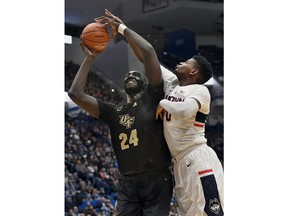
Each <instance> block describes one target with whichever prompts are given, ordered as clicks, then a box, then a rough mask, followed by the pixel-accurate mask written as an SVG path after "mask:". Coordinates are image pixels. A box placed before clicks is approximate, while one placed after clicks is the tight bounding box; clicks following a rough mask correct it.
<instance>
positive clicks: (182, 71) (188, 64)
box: [174, 58, 196, 76]
mask: <svg viewBox="0 0 288 216" xmlns="http://www.w3.org/2000/svg"><path fill="white" fill-rule="evenodd" d="M195 63H196V61H195V60H194V59H193V58H191V59H188V60H187V61H185V62H179V64H177V65H176V67H175V70H174V73H175V74H176V75H177V76H178V75H179V76H185V75H188V74H189V73H190V72H191V71H192V70H194V69H196V68H195Z"/></svg>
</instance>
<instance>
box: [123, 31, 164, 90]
mask: <svg viewBox="0 0 288 216" xmlns="http://www.w3.org/2000/svg"><path fill="white" fill-rule="evenodd" d="M124 36H125V37H126V39H127V41H128V43H129V45H130V47H131V49H132V50H133V52H134V54H135V55H136V57H137V58H138V59H139V60H140V61H141V62H142V63H143V64H144V68H145V72H146V75H147V78H148V80H149V82H150V84H152V85H155V86H157V85H159V84H160V83H161V82H162V76H161V69H160V63H159V61H158V57H157V54H156V52H155V50H154V48H153V46H152V44H150V43H149V42H148V41H147V40H145V39H144V38H143V37H142V36H140V35H139V34H137V33H136V32H134V31H133V30H131V29H129V28H126V29H125V31H124Z"/></svg>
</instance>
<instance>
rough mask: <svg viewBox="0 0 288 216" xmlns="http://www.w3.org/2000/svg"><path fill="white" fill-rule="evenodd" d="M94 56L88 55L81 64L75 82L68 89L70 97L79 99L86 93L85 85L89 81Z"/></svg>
mask: <svg viewBox="0 0 288 216" xmlns="http://www.w3.org/2000/svg"><path fill="white" fill-rule="evenodd" d="M93 60H94V59H93V58H91V57H87V56H86V58H85V60H84V61H83V63H82V65H81V66H80V68H79V70H78V72H77V74H76V76H75V78H74V80H73V83H72V85H71V87H70V89H69V91H68V95H69V97H70V98H71V99H72V100H73V99H77V98H78V99H79V98H80V97H81V95H83V94H84V87H85V84H86V81H87V76H88V74H89V71H90V69H91V66H92V64H93Z"/></svg>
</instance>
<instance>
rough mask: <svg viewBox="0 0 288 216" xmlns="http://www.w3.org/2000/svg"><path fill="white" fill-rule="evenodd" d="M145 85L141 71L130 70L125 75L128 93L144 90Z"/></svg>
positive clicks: (125, 86) (125, 85)
mask: <svg viewBox="0 0 288 216" xmlns="http://www.w3.org/2000/svg"><path fill="white" fill-rule="evenodd" d="M143 85H144V81H143V78H142V76H141V73H140V72H138V71H130V72H128V73H127V74H126V76H125V77H124V88H125V91H126V93H127V94H137V93H139V92H140V91H141V90H142V87H143Z"/></svg>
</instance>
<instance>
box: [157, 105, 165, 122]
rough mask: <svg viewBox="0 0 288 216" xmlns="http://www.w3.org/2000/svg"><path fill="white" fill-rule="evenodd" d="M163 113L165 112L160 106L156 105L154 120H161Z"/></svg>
mask: <svg viewBox="0 0 288 216" xmlns="http://www.w3.org/2000/svg"><path fill="white" fill-rule="evenodd" d="M165 112H166V110H165V109H164V108H163V107H162V106H160V104H158V107H157V109H156V120H158V118H159V117H160V118H161V119H162V120H163V117H164V114H165Z"/></svg>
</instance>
